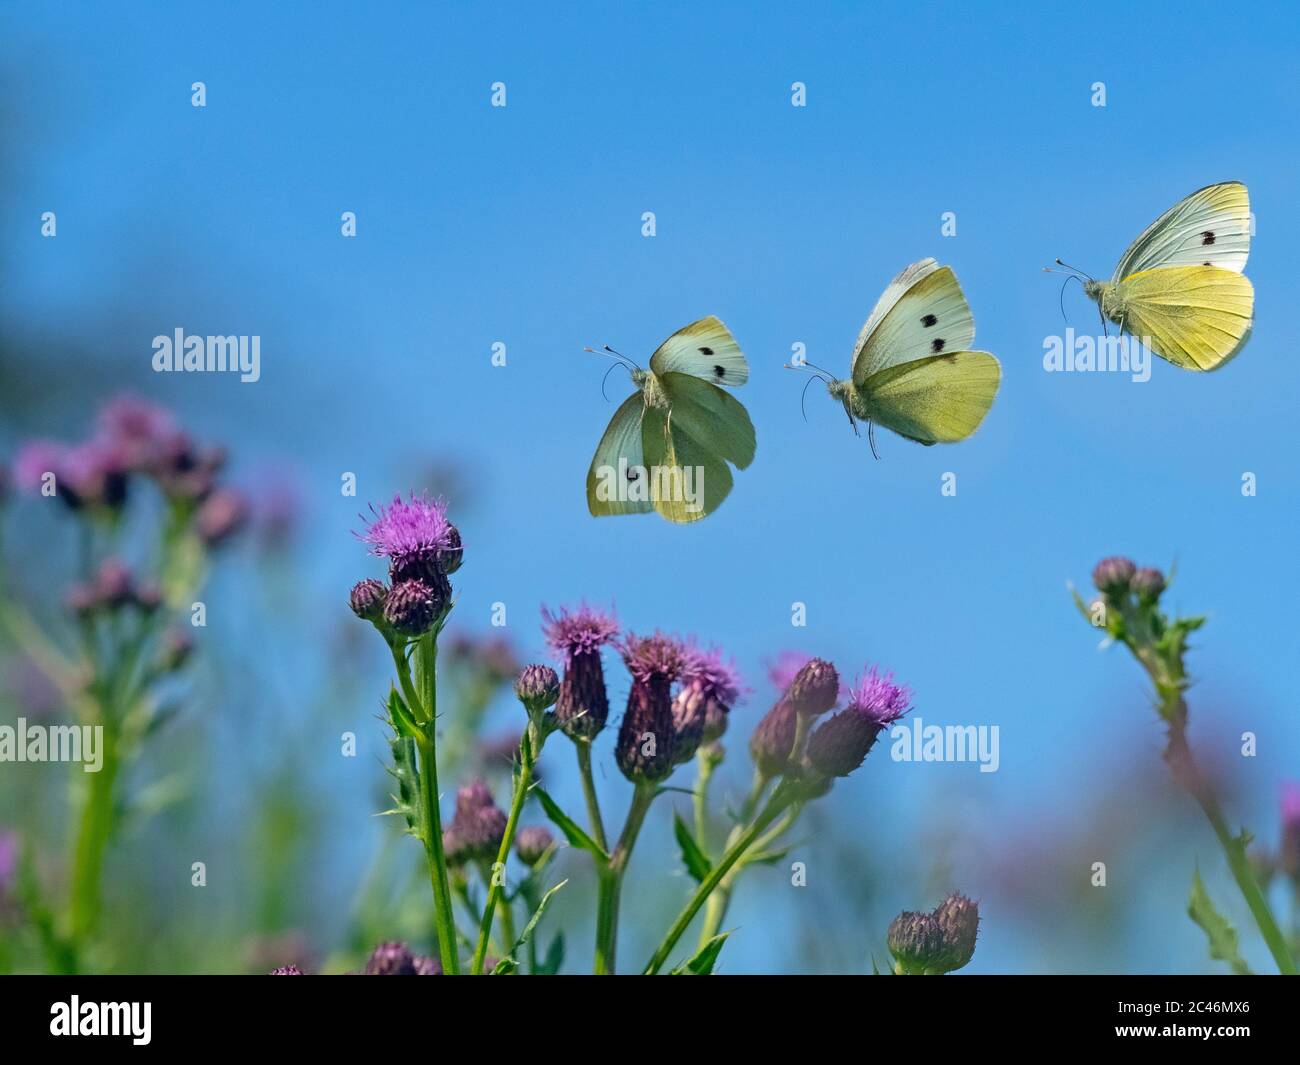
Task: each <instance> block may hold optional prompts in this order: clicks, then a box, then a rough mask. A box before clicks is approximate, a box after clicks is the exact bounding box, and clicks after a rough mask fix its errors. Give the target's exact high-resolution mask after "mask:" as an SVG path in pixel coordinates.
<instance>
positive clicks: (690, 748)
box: [673, 684, 725, 765]
mask: <svg viewBox="0 0 1300 1065" xmlns="http://www.w3.org/2000/svg"><path fill="white" fill-rule="evenodd" d="M707 715H708V710H707V707H706V702H705V698H704V692H703V691H702V690H701V689H700V687H699V685H697V684H688V685H686V687H684V688H682V690H681V691H679V692H678V693H677V694H676V696H674V697H673V765H682V764H684V763H686V762H689V761H690V760H691V759H692V758H693V757H695V752H696V751H697V750H699V746H700V741H701V740H703V738H704V723H705V718H706V717H707ZM724 721H725V717H724Z"/></svg>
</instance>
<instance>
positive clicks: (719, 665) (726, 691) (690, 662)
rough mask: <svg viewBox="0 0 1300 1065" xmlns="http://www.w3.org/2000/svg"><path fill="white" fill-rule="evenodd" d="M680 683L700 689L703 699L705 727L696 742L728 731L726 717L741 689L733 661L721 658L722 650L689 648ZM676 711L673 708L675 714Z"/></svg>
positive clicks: (710, 740) (706, 740)
mask: <svg viewBox="0 0 1300 1065" xmlns="http://www.w3.org/2000/svg"><path fill="white" fill-rule="evenodd" d="M682 683H683V685H684V686H695V687H698V688H699V689H700V692H701V695H702V696H703V698H704V728H703V731H702V734H701V737H700V740H699V742H701V743H712V742H713V741H714V740H716V739H718V738H720V737H721V736H722V734H723V733H724V732H726V731H727V716H728V715H729V714H730V713H731V708H732V707H733V706H735V705H736V703H737V702H739V701H740V698H741V695H742V693H743V691H744V684H743V682H742V681H741V679H740V673H739V672H737V670H736V665H735V663H734V662H730V661H724V660H723V658H722V652H721V651H718V650H716V649H715V650H710V651H699V650H695V649H691V650H689V651H688V652H687V660H686V668H685V670H684V671H683V673H682ZM684 690H686V689H685V687H684V688H683V691H684ZM676 713H677V711H676V708H675V707H674V716H676ZM687 757H688V758H689V757H690V755H689V754H688V755H687Z"/></svg>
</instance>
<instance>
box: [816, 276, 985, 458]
mask: <svg viewBox="0 0 1300 1065" xmlns="http://www.w3.org/2000/svg"><path fill="white" fill-rule="evenodd" d="M974 340H975V320H974V319H973V318H972V317H971V313H970V307H969V305H968V304H967V303H966V297H965V296H963V295H962V291H961V286H960V285H959V284H957V278H956V276H955V275H954V274H953V272H952V268H951V267H948V266H940V265H939V264H938V263H936V262H935V261H934V260H933V259H922V260H921V261H920V262H917V263H913V264H912V265H911V266H909V267H907V269H905V270H904V271H903V272H902V273H901V274H899V275H898V276H897V277H896V278H894V280H893V281H891V282H890V283H889V286H888V287H887V288H886V289H885V291H884V293H883V294H882V295H881V297H880V299H879V300H878V301H877V303H876V306H875V309H874V310H873V311H872V312H871V316H870V317H869V318H868V319H867V323H866V325H864V326H863V327H862V332H861V333H859V334H858V342H857V344H856V346H855V347H854V349H853V361H852V363H851V364H850V365H851V373H850V376H849V379H848V380H844V381H841V380H838V379H836V378H835V377H834V376H833V375H831V374H830V373H828V372H827V371H826V370H823V369H821V368H820V367H818V366H813V365H812V364H811V363H808V362H804V363H801V364H800V365H799V366H797V367H791V368H792V369H808V370H809V371H810V372H812V373H814V374H815V375H817V376H818V377H820V378H821V379H822V380H824V381H825V383H826V388H827V391H829V392H830V394H831V396H832V397H833V398H835V399H837V400H839V401H840V402H841V403H842V404H843V405H844V412H845V413H846V414H847V415H848V418H849V424H850V425H852V426H853V431H854V432H855V433H856V432H857V423H858V422H859V421H864V422H866V423H867V436H868V439H869V440H870V443H871V451H872V454H875V453H876V443H875V433H874V427H875V425H877V424H880V425H883V426H884V427H885V428H886V429H892V430H893V431H894V432H896V433H898V435H899V436H903V437H906V438H907V439H908V440H914V441H915V442H916V443H918V444H925V445H927V446H928V445H930V444H951V443H956V442H957V441H958V440H965V439H966V438H967V437H968V436H970V435H971V434H972V433H973V432H975V430H976V429H978V428H979V426H980V422H982V421H983V420H984V415H986V414H987V413H988V412H989V408H990V407H991V406H992V405H993V399H994V397H995V396H996V395H997V393H998V384H999V383H1000V382H1001V379H1002V367H1001V365H1000V364H999V363H998V360H997V359H996V358H994V357H993V356H992V355H991V354H990V353H989V352H987V351H972V350H970V347H971V344H972V343H973V342H974ZM811 383H812V382H811V381H810V382H809V384H811ZM804 391H805V392H806V391H807V386H806V385H805V386H804ZM876 457H877V458H879V455H877V456H876Z"/></svg>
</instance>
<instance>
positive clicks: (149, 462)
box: [98, 395, 182, 472]
mask: <svg viewBox="0 0 1300 1065" xmlns="http://www.w3.org/2000/svg"><path fill="white" fill-rule="evenodd" d="M98 422H99V435H100V436H101V437H102V438H104V439H106V440H112V441H114V442H115V443H116V444H117V445H118V446H119V447H120V448H121V449H122V454H123V456H124V458H125V460H126V463H127V465H128V466H129V467H130V468H131V469H132V470H134V471H138V472H148V471H153V470H156V469H158V468H159V467H160V466H161V465H162V464H163V463H164V462H165V461H166V459H167V458H168V456H169V455H170V454H172V453H173V452H174V450H175V447H176V442H177V441H178V440H179V439H180V438H181V437H182V433H181V431H180V428H179V427H178V426H177V424H176V421H175V419H174V418H173V417H172V414H171V412H170V411H169V410H166V409H165V408H163V407H160V406H158V405H157V404H154V403H150V402H149V401H148V400H146V399H141V398H140V397H139V396H132V395H120V396H115V397H114V398H113V399H111V400H109V401H108V403H106V404H105V405H104V406H103V407H102V408H101V409H100V412H99V419H98Z"/></svg>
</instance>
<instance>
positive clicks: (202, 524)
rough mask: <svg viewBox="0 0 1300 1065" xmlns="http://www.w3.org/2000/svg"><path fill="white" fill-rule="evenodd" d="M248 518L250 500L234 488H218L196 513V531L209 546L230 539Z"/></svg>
mask: <svg viewBox="0 0 1300 1065" xmlns="http://www.w3.org/2000/svg"><path fill="white" fill-rule="evenodd" d="M247 520H248V502H247V500H245V499H244V496H243V493H241V492H237V491H235V490H234V489H233V488H218V489H217V490H216V491H214V492H213V493H212V494H211V495H209V496H208V497H207V498H206V499H204V500H203V502H202V503H200V504H199V509H198V511H197V513H195V515H194V531H195V532H197V533H198V534H199V538H200V539H201V540H202V541H203V542H204V543H205V544H207V545H208V546H209V547H216V546H217V545H218V544H221V543H224V542H225V541H226V540H228V539H230V537H231V536H233V535H234V534H235V533H236V532H238V531H239V530H240V528H242V527H243V525H244V522H245V521H247Z"/></svg>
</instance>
